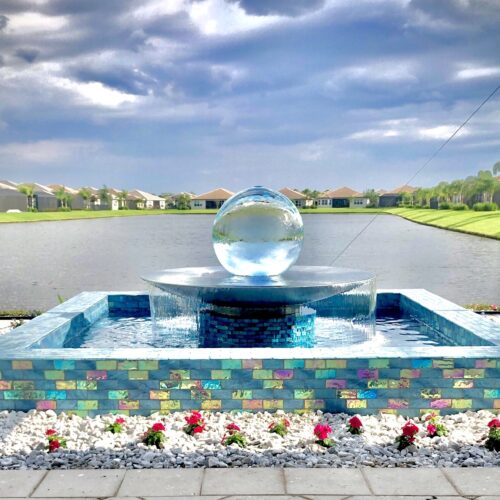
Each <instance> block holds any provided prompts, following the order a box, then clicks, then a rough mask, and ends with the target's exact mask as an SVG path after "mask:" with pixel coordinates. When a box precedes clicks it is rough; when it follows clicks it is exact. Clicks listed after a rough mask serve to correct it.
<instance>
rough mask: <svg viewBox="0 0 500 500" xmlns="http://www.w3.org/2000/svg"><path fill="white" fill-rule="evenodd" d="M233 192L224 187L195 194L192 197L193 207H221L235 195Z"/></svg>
mask: <svg viewBox="0 0 500 500" xmlns="http://www.w3.org/2000/svg"><path fill="white" fill-rule="evenodd" d="M233 194H234V193H233V192H232V191H229V190H228V189H224V188H217V189H214V190H213V191H209V192H208V193H203V194H199V195H198V196H193V198H192V199H191V208H194V209H209V208H220V207H222V205H224V203H225V202H226V201H227V200H229V198H231V196H233Z"/></svg>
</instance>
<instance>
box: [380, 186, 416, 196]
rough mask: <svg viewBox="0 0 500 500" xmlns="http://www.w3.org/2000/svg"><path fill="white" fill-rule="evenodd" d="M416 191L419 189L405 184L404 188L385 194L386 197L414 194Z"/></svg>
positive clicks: (400, 187)
mask: <svg viewBox="0 0 500 500" xmlns="http://www.w3.org/2000/svg"><path fill="white" fill-rule="evenodd" d="M416 190H417V188H415V187H412V186H408V184H405V185H404V186H399V187H398V188H396V189H393V190H392V191H388V192H386V193H384V195H394V194H403V193H414V192H415V191H416ZM382 196H383V195H382Z"/></svg>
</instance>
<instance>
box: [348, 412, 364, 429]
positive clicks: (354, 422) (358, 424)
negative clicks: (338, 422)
mask: <svg viewBox="0 0 500 500" xmlns="http://www.w3.org/2000/svg"><path fill="white" fill-rule="evenodd" d="M347 431H348V432H350V433H351V434H361V433H363V432H364V429H363V422H362V421H361V419H360V418H359V417H358V416H357V415H354V417H352V418H350V419H349V422H348V423H347Z"/></svg>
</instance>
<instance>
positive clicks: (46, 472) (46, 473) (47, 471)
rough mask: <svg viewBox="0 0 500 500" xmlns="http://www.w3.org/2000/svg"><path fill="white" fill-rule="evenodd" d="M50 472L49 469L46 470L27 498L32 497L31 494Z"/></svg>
mask: <svg viewBox="0 0 500 500" xmlns="http://www.w3.org/2000/svg"><path fill="white" fill-rule="evenodd" d="M48 473H49V470H48V469H47V470H45V474H44V475H43V476H42V478H41V479H40V481H38V483H36V485H35V486H34V488H33V489H32V490H31V491H30V492H29V493H28V496H27V498H31V495H33V493H35V491H36V490H37V489H38V487H39V486H40V485H41V484H42V482H43V480H44V479H45V478H46V477H47V475H48Z"/></svg>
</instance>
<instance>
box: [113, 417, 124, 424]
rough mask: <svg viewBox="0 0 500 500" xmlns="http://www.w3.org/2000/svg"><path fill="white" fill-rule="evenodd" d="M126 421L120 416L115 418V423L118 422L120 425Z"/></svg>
mask: <svg viewBox="0 0 500 500" xmlns="http://www.w3.org/2000/svg"><path fill="white" fill-rule="evenodd" d="M124 423H125V419H124V418H122V417H118V418H117V419H116V420H115V424H118V425H122V424H124Z"/></svg>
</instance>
